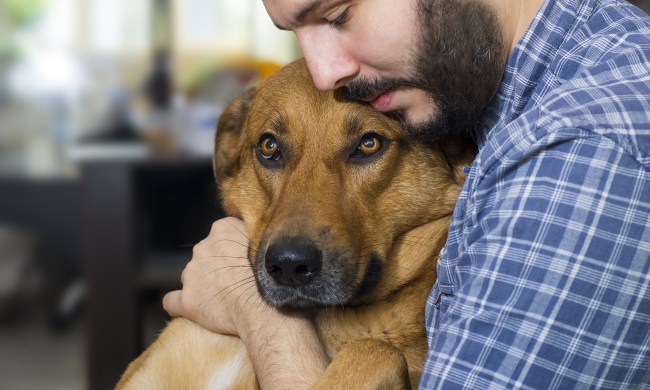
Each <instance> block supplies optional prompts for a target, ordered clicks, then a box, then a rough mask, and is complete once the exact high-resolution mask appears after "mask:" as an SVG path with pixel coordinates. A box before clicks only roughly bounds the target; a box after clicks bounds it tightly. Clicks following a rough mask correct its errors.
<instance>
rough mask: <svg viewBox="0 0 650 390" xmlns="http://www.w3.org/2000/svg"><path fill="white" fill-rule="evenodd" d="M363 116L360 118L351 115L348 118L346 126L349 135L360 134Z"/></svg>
mask: <svg viewBox="0 0 650 390" xmlns="http://www.w3.org/2000/svg"><path fill="white" fill-rule="evenodd" d="M361 125H362V123H361V118H359V117H358V116H357V115H354V116H353V115H351V116H349V117H348V118H347V120H346V124H345V127H346V129H347V130H348V135H349V136H355V135H357V134H359V131H360V130H361V127H362V126H361Z"/></svg>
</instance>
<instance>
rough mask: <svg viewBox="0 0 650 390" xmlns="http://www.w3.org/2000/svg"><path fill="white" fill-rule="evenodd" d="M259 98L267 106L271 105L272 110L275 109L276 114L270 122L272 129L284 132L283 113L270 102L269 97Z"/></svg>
mask: <svg viewBox="0 0 650 390" xmlns="http://www.w3.org/2000/svg"><path fill="white" fill-rule="evenodd" d="M261 99H262V100H264V102H265V103H266V104H268V105H269V107H271V108H272V109H273V111H275V112H276V113H277V114H278V116H277V117H276V118H275V119H274V120H273V122H272V123H271V125H272V126H273V128H274V130H276V131H277V132H278V133H284V132H285V128H284V122H285V118H284V115H283V114H282V113H281V112H280V110H278V109H277V108H276V107H275V106H274V105H273V104H271V102H270V101H269V99H267V98H265V97H264V96H262V97H261Z"/></svg>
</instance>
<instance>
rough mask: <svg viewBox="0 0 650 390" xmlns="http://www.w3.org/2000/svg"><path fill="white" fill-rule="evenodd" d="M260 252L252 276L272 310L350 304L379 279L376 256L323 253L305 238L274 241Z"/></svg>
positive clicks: (337, 252) (338, 252)
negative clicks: (275, 308)
mask: <svg viewBox="0 0 650 390" xmlns="http://www.w3.org/2000/svg"><path fill="white" fill-rule="evenodd" d="M260 252H262V253H259V254H258V257H257V264H256V269H255V273H256V275H255V276H256V280H257V284H258V288H259V290H260V293H261V295H262V298H263V299H264V300H265V301H266V302H268V303H269V304H270V305H272V306H279V307H287V308H318V307H324V306H340V305H346V304H351V303H353V302H354V301H355V300H356V299H357V298H358V297H361V296H364V295H366V294H368V293H369V292H371V291H372V290H373V289H374V288H375V287H376V286H377V284H378V283H379V280H380V279H381V273H382V272H381V271H382V264H383V263H382V261H381V257H380V256H379V255H378V254H376V253H371V254H369V255H366V256H357V258H356V259H355V258H353V257H351V253H352V251H350V250H329V251H328V250H322V249H321V248H320V247H319V246H318V245H317V244H315V243H314V242H313V241H311V240H310V239H307V238H304V237H291V238H283V239H280V240H276V241H275V242H274V243H272V244H271V245H269V246H268V247H267V248H266V250H265V251H260ZM364 264H366V266H365V267H364ZM360 274H361V276H359V275H360Z"/></svg>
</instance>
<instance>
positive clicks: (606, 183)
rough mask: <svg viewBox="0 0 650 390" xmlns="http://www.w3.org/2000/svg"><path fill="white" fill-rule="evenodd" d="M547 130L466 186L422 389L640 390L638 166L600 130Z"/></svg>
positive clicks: (644, 305) (646, 194) (642, 316)
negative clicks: (461, 225) (450, 284)
mask: <svg viewBox="0 0 650 390" xmlns="http://www.w3.org/2000/svg"><path fill="white" fill-rule="evenodd" d="M554 137H555V138H554V139H552V140H541V141H539V144H538V145H532V146H531V148H530V150H529V152H528V153H527V154H526V155H519V156H515V157H516V158H510V159H508V160H507V161H506V162H505V163H503V164H502V165H501V166H499V167H496V168H495V169H492V170H487V169H486V170H485V172H488V173H486V174H485V175H484V176H483V177H482V178H481V182H479V183H478V185H477V189H476V191H475V193H474V194H479V195H477V198H478V199H477V200H474V201H473V202H474V203H473V204H471V205H470V206H469V207H470V212H471V213H472V215H471V216H470V217H468V218H467V219H466V221H468V222H467V225H468V226H467V227H466V230H465V232H464V233H465V235H464V236H463V240H461V241H462V242H460V251H459V253H458V256H457V257H455V258H454V259H451V260H450V261H457V266H456V268H455V270H456V272H454V273H453V276H454V278H455V279H456V280H455V290H454V291H453V293H452V294H451V295H450V296H446V297H442V298H443V303H444V305H440V304H439V302H436V305H438V307H437V309H436V310H437V311H438V314H437V316H438V317H437V319H438V320H439V328H438V329H436V330H435V331H434V333H433V338H432V343H431V346H430V351H429V358H428V360H427V364H426V367H425V374H424V375H423V380H422V383H421V384H422V386H423V387H427V388H471V389H473V388H488V387H489V388H538V389H558V388H611V389H615V388H616V389H619V388H646V387H647V385H648V381H650V377H649V376H648V367H650V337H649V335H650V263H649V262H648V259H650V244H649V242H650V223H649V222H650V217H649V215H650V174H649V173H648V169H647V167H645V166H643V165H642V164H641V163H640V162H639V161H638V160H637V159H635V158H634V157H632V156H630V155H629V154H628V153H627V152H626V150H624V149H623V148H622V147H621V146H619V145H616V144H615V143H614V142H613V141H612V140H610V139H608V138H606V137H602V136H597V135H595V134H593V133H587V132H581V130H579V129H567V130H566V134H563V133H562V132H558V133H557V134H555V135H554ZM563 137H564V139H562V138H563ZM445 299H447V301H444V300H445Z"/></svg>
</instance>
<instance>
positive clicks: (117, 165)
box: [80, 156, 223, 389]
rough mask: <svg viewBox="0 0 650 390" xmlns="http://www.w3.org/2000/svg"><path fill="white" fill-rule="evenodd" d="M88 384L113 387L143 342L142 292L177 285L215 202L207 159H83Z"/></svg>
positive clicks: (218, 212) (206, 227) (217, 210)
mask: <svg viewBox="0 0 650 390" xmlns="http://www.w3.org/2000/svg"><path fill="white" fill-rule="evenodd" d="M80 165H81V171H82V199H83V202H82V227H83V232H82V234H83V238H84V239H83V240H82V242H83V248H82V253H83V259H84V268H85V270H84V272H85V276H86V283H87V302H86V318H87V321H88V351H87V353H88V383H89V388H90V389H113V388H114V386H115V384H116V382H117V380H118V379H119V377H120V375H121V374H122V372H124V370H125V369H126V367H127V365H128V363H129V362H130V361H131V360H132V359H134V358H135V357H136V356H137V355H138V354H139V353H140V352H141V351H142V349H143V348H144V347H146V346H145V345H144V343H143V334H142V333H143V332H142V322H143V319H142V313H143V310H142V308H141V303H142V295H143V294H145V293H146V292H148V291H152V290H157V291H169V290H172V289H176V288H178V287H180V273H181V271H182V269H183V267H184V265H185V264H186V263H187V261H188V260H189V259H190V257H191V250H192V246H193V244H195V243H197V242H198V241H199V240H201V239H202V238H204V237H205V236H206V235H207V233H208V231H209V229H210V225H211V223H212V221H214V220H216V219H218V218H220V217H221V216H222V215H223V213H222V211H221V209H220V208H219V206H218V204H219V203H218V197H217V190H216V184H215V183H214V179H213V174H212V162H211V159H210V158H208V157H205V158H198V157H192V158H189V157H185V158H183V157H164V158H163V157H150V156H149V157H144V156H139V157H133V156H131V157H128V158H116V157H107V156H104V157H101V158H93V159H88V160H83V161H80Z"/></svg>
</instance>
